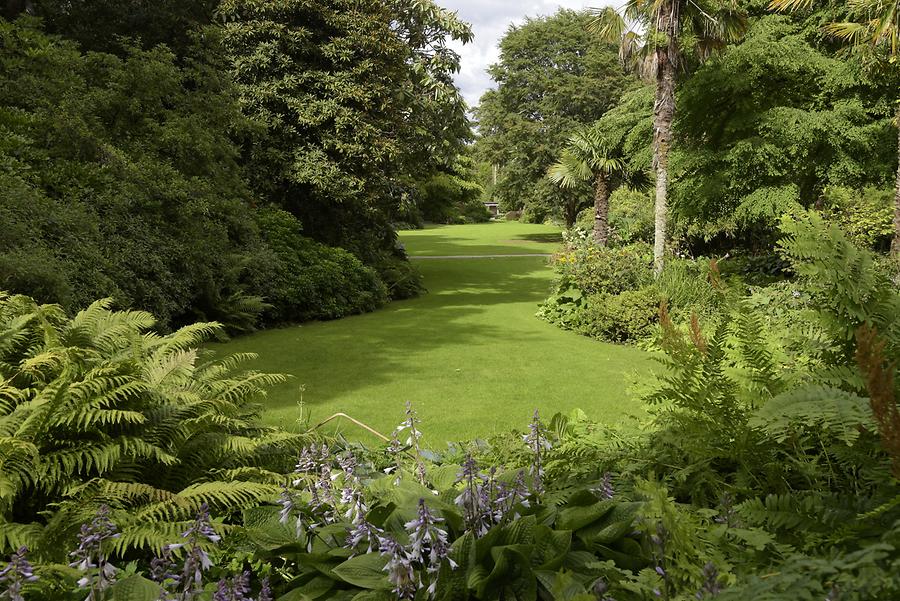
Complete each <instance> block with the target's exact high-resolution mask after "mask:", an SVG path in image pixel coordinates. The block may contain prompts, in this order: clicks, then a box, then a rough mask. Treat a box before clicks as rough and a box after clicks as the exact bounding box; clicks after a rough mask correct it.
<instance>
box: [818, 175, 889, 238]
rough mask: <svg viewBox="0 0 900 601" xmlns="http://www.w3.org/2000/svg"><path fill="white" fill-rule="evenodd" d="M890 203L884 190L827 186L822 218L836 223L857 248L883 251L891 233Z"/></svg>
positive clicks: (887, 193) (887, 191) (886, 191)
mask: <svg viewBox="0 0 900 601" xmlns="http://www.w3.org/2000/svg"><path fill="white" fill-rule="evenodd" d="M893 200H894V195H893V193H892V192H891V191H890V190H887V189H878V188H864V189H862V190H852V189H849V188H840V187H830V188H828V189H826V190H825V207H824V213H825V218H826V219H827V220H829V221H832V222H834V223H837V224H838V225H839V226H840V228H841V229H842V230H843V231H844V232H845V233H846V234H847V236H848V237H849V238H850V239H851V240H852V241H853V242H854V243H856V244H857V245H859V246H862V247H863V248H868V249H872V250H882V251H886V250H888V249H889V248H890V245H891V236H892V235H893V233H894V227H893V223H892V220H893V217H894V206H893Z"/></svg>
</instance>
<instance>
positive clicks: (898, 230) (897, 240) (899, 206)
mask: <svg viewBox="0 0 900 601" xmlns="http://www.w3.org/2000/svg"><path fill="white" fill-rule="evenodd" d="M896 186H897V187H896V188H895V189H894V239H893V240H892V241H891V254H892V255H893V256H895V257H900V107H898V108H897V184H896Z"/></svg>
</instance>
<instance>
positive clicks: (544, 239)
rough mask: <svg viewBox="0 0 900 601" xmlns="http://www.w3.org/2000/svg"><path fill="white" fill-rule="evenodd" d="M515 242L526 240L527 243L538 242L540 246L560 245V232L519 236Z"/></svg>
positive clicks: (561, 238) (561, 239)
mask: <svg viewBox="0 0 900 601" xmlns="http://www.w3.org/2000/svg"><path fill="white" fill-rule="evenodd" d="M515 240H527V241H528V242H540V243H542V244H562V241H563V237H562V232H553V233H549V234H520V235H518V236H516V237H515Z"/></svg>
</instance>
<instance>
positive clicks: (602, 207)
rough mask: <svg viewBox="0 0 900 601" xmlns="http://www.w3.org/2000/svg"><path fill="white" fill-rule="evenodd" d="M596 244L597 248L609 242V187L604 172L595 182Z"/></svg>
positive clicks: (598, 175) (599, 174)
mask: <svg viewBox="0 0 900 601" xmlns="http://www.w3.org/2000/svg"><path fill="white" fill-rule="evenodd" d="M594 242H596V243H597V246H606V244H607V242H609V185H608V183H607V181H606V174H605V173H603V172H602V171H600V172H599V173H597V178H596V179H595V180H594Z"/></svg>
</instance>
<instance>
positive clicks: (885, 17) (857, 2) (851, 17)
mask: <svg viewBox="0 0 900 601" xmlns="http://www.w3.org/2000/svg"><path fill="white" fill-rule="evenodd" d="M814 4H816V0H771V4H770V6H771V8H773V9H775V10H782V11H783V10H800V9H807V8H811V7H812V6H813V5H814ZM846 8H847V16H848V20H847V21H844V22H840V23H831V24H829V25H827V26H826V27H825V31H826V32H827V33H829V34H831V35H832V36H834V37H836V38H839V39H841V40H844V41H845V42H846V43H847V44H848V45H849V49H850V50H851V52H852V53H853V54H854V55H855V56H857V57H858V58H859V59H860V60H861V61H863V63H864V64H866V65H867V66H869V67H874V68H887V69H888V70H890V71H893V74H894V77H896V76H897V75H898V72H900V0H847V7H846ZM895 89H896V88H895ZM895 100H897V108H896V123H897V156H898V165H897V180H896V188H895V190H894V237H893V240H892V241H891V254H892V255H894V256H900V96H898V98H896V99H895Z"/></svg>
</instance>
